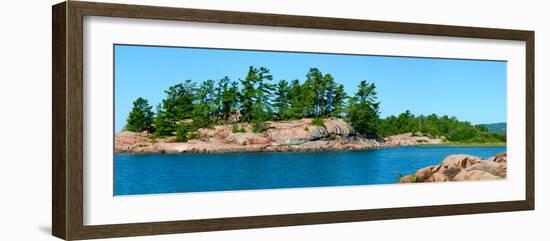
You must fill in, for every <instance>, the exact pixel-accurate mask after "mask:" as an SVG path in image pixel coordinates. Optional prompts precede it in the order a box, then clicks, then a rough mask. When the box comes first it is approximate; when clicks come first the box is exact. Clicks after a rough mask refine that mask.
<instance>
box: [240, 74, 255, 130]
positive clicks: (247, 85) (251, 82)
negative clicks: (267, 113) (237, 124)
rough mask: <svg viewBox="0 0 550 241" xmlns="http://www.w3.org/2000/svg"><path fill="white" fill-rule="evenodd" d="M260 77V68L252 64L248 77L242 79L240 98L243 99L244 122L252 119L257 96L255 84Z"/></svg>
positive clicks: (242, 118)
mask: <svg viewBox="0 0 550 241" xmlns="http://www.w3.org/2000/svg"><path fill="white" fill-rule="evenodd" d="M258 78H259V76H258V70H257V69H255V68H254V67H253V66H250V67H249V68H248V74H247V75H246V78H244V79H241V85H242V90H241V93H240V96H239V97H240V98H239V99H240V101H241V120H242V121H244V122H249V121H251V120H252V115H253V111H254V110H253V109H254V103H255V97H256V88H255V85H256V83H257V82H258Z"/></svg>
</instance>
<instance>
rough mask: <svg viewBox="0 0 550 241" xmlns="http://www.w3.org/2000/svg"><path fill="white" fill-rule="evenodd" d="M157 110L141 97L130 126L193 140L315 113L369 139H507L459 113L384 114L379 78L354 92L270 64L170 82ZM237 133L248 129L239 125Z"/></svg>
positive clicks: (329, 79)
mask: <svg viewBox="0 0 550 241" xmlns="http://www.w3.org/2000/svg"><path fill="white" fill-rule="evenodd" d="M165 93H166V98H165V99H163V100H162V103H160V104H158V105H157V107H156V112H153V111H152V107H151V106H150V105H149V102H148V101H147V100H146V99H143V98H141V97H140V98H138V99H136V100H135V101H134V103H133V108H132V111H131V112H130V114H129V115H128V118H127V123H126V129H127V130H129V131H149V132H151V133H154V134H155V135H156V136H174V135H175V136H176V138H177V139H178V140H180V141H186V140H188V139H192V138H193V137H194V136H193V135H194V133H195V131H196V130H197V129H198V128H208V127H212V126H213V125H217V124H227V123H231V122H233V123H235V122H237V121H239V122H245V123H251V124H252V126H253V131H255V132H262V131H264V130H265V127H264V123H265V121H271V120H293V119H301V118H308V117H309V118H315V120H314V121H315V123H316V124H317V125H322V124H323V123H322V118H328V117H337V118H343V119H345V120H346V121H348V123H350V124H351V125H352V127H353V128H354V129H355V131H356V132H357V133H358V134H360V135H362V136H364V137H368V138H380V137H387V136H390V135H396V134H402V133H407V132H411V133H421V134H422V135H428V136H431V137H445V138H447V139H448V140H450V141H455V142H505V141H506V135H505V134H502V133H501V134H497V133H490V132H489V131H488V130H487V128H486V127H485V126H482V125H472V124H470V123H469V122H466V121H459V120H457V119H456V118H455V117H448V116H437V115H435V114H431V115H428V116H424V115H419V116H414V115H413V114H411V113H410V112H409V111H406V112H404V113H402V114H400V115H398V116H389V117H387V118H384V119H381V118H380V117H379V105H380V102H379V101H378V99H377V93H376V86H375V85H374V83H367V82H366V81H364V80H363V81H361V82H360V84H359V86H358V88H357V92H356V93H354V95H353V96H350V95H348V94H347V93H346V92H345V91H344V86H343V85H342V84H338V83H336V82H335V81H334V77H333V76H332V75H330V74H323V73H322V72H321V71H320V70H319V69H317V68H311V69H310V70H309V71H308V72H307V74H306V78H305V80H304V81H303V82H301V81H300V80H297V79H295V80H292V81H290V82H288V81H286V80H280V81H278V82H274V81H273V76H272V75H271V74H270V71H269V69H267V68H264V67H260V68H255V67H253V66H250V67H249V69H248V73H247V75H246V77H245V78H244V79H239V80H238V81H232V80H230V79H229V78H228V77H223V78H221V79H219V80H217V81H214V80H206V81H204V82H202V83H200V84H197V83H196V82H193V81H192V80H186V81H184V82H183V83H180V84H176V85H173V86H170V87H169V88H168V89H167V90H166V91H165ZM233 131H234V132H239V131H243V129H242V128H239V126H238V125H237V124H234V127H233Z"/></svg>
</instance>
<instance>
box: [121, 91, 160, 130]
mask: <svg viewBox="0 0 550 241" xmlns="http://www.w3.org/2000/svg"><path fill="white" fill-rule="evenodd" d="M132 105H133V107H132V111H130V114H128V118H127V119H126V129H127V130H129V131H136V132H137V131H145V130H149V128H150V127H151V124H152V123H153V116H154V114H153V111H151V108H152V107H151V106H150V105H149V101H148V100H146V99H144V98H141V97H139V98H137V99H136V100H135V101H134V103H133V104H132Z"/></svg>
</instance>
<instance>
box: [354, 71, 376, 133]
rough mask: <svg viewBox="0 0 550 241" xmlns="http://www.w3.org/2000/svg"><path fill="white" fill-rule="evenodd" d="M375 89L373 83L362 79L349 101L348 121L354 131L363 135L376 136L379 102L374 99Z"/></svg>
mask: <svg viewBox="0 0 550 241" xmlns="http://www.w3.org/2000/svg"><path fill="white" fill-rule="evenodd" d="M375 89H376V86H375V85H374V83H370V84H368V83H367V82H366V81H365V80H363V81H361V83H360V84H359V87H358V90H357V93H356V94H355V96H353V98H352V99H351V101H350V102H351V104H350V110H349V116H348V118H349V121H350V123H351V125H352V126H353V128H354V129H355V131H357V133H359V134H361V135H363V136H365V137H376V133H377V131H378V122H379V116H378V115H379V113H378V106H379V104H380V102H377V101H376V100H377V97H376V91H375Z"/></svg>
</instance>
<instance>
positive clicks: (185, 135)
mask: <svg viewBox="0 0 550 241" xmlns="http://www.w3.org/2000/svg"><path fill="white" fill-rule="evenodd" d="M190 129H191V127H190V126H189V125H188V124H185V123H182V124H179V125H178V126H177V127H176V140H177V141H179V142H187V141H188V140H189V137H190V133H189V131H190Z"/></svg>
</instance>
